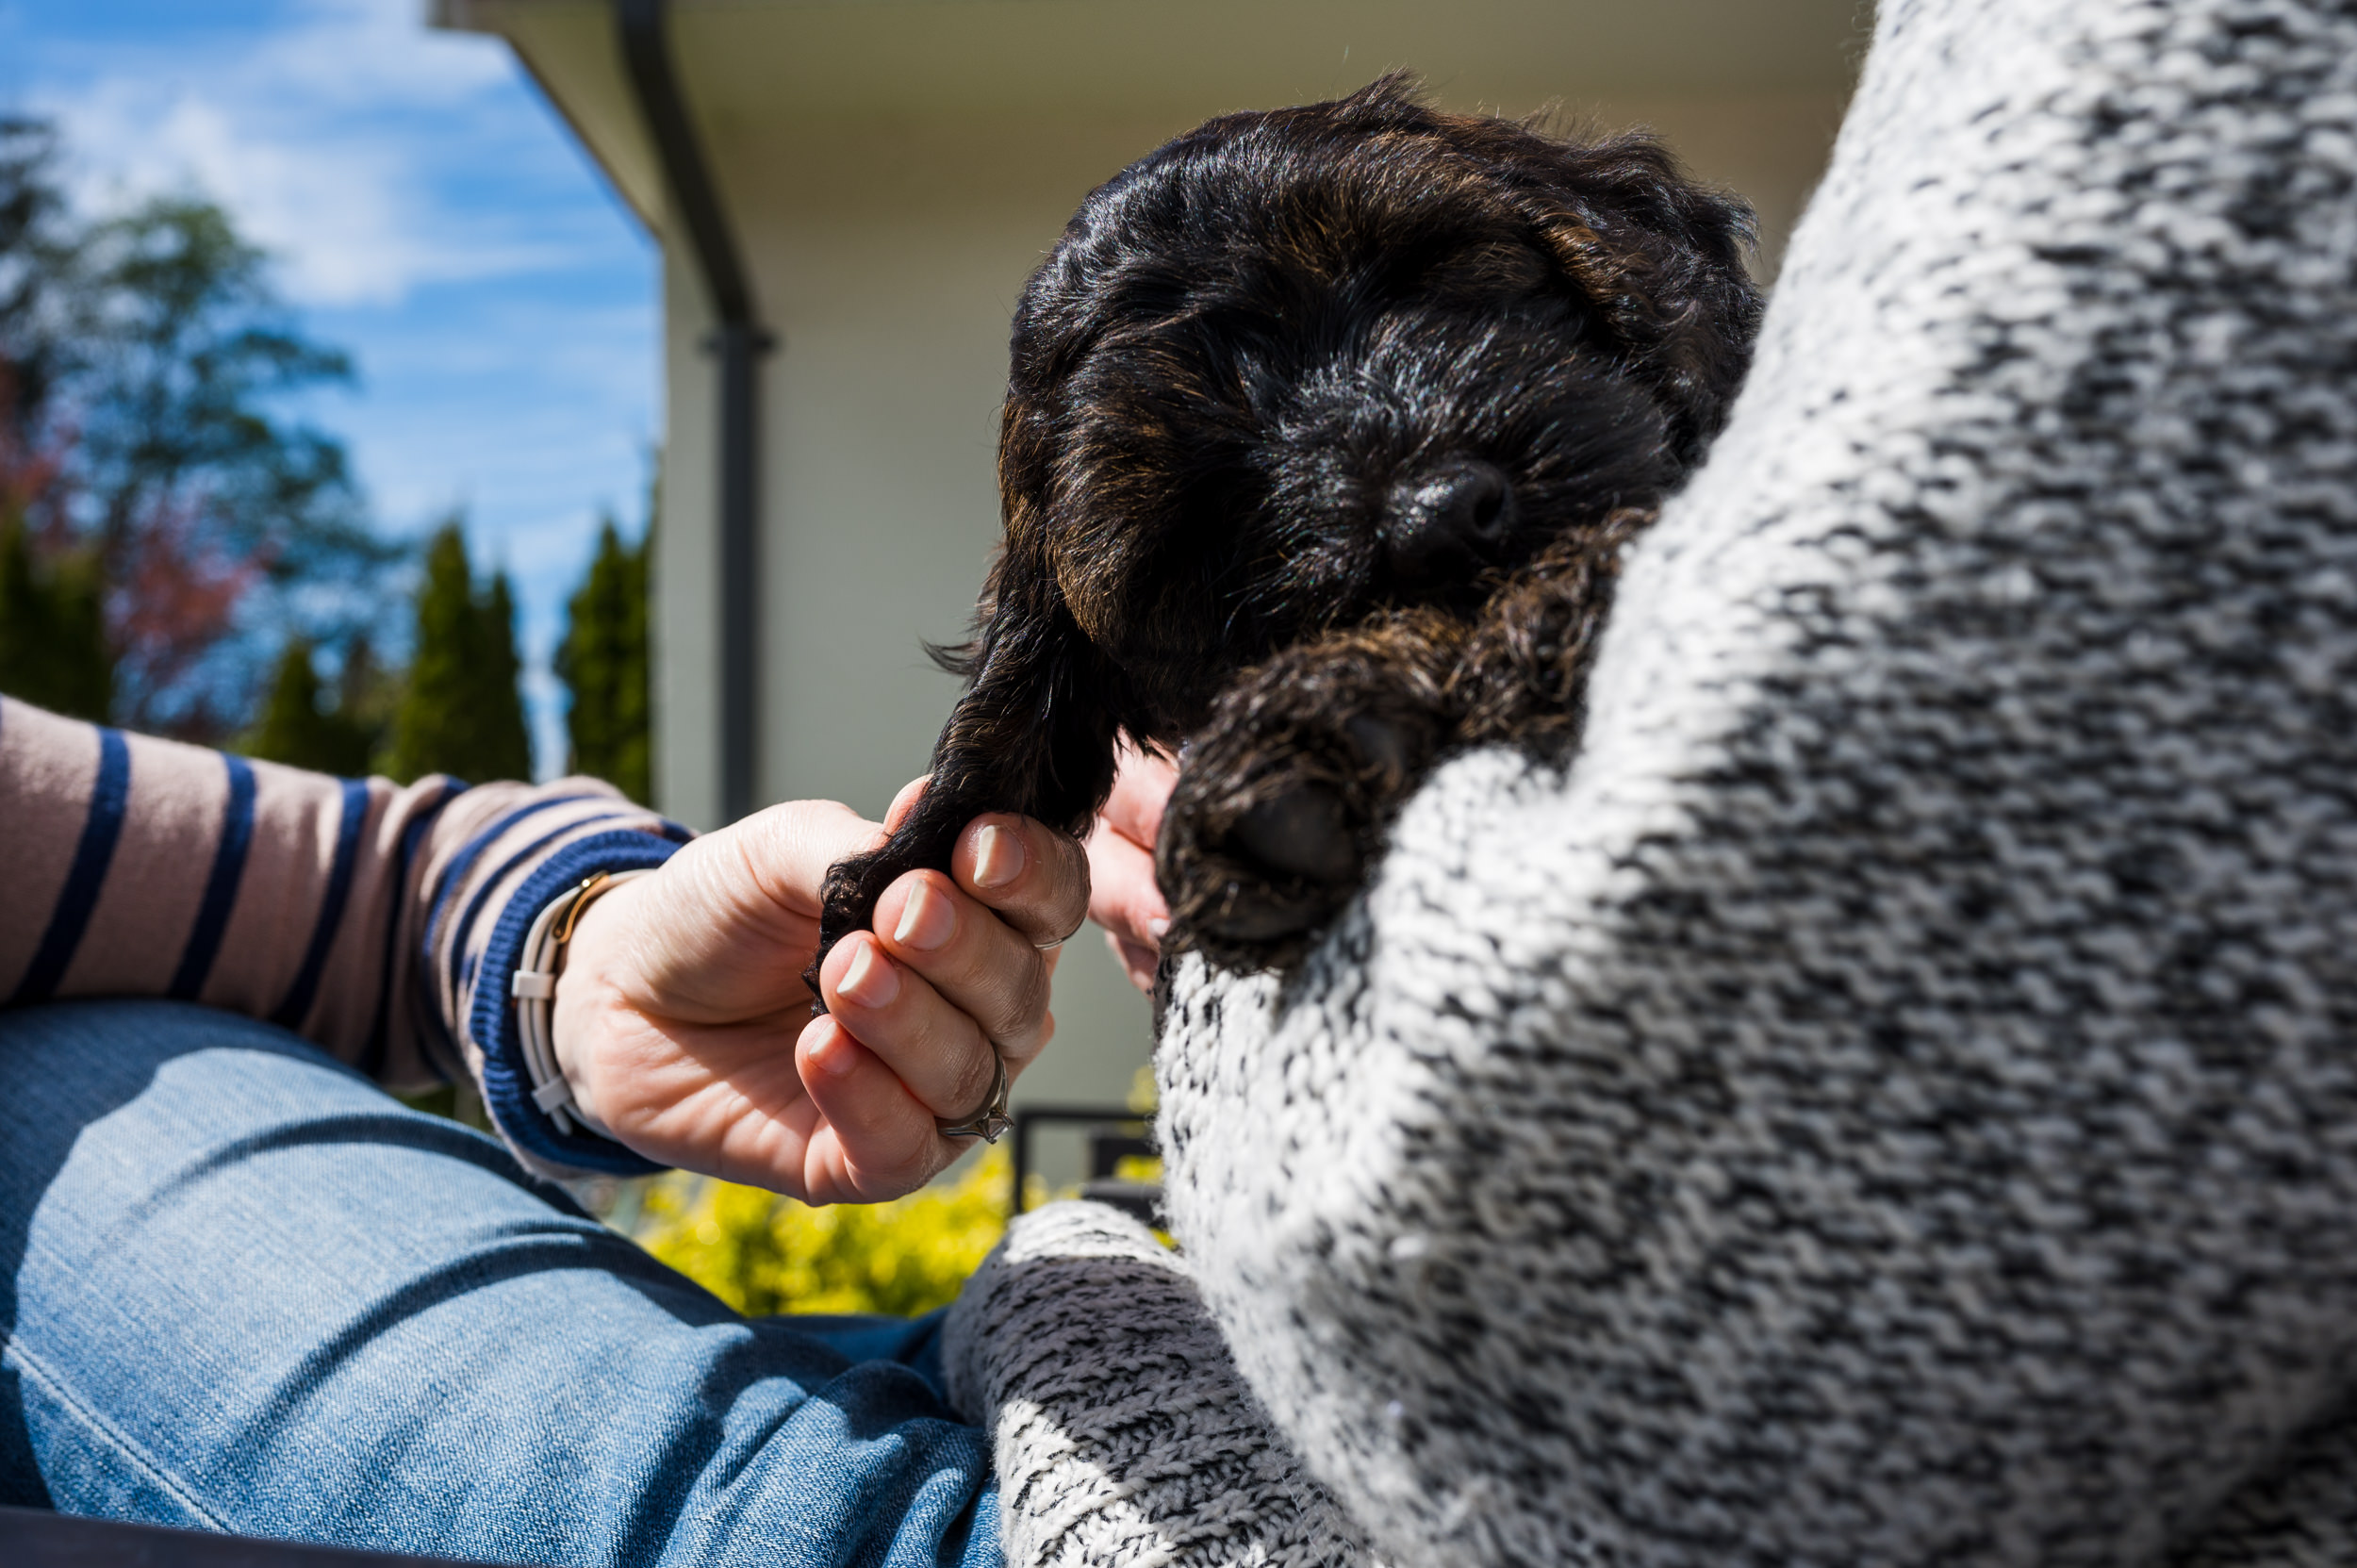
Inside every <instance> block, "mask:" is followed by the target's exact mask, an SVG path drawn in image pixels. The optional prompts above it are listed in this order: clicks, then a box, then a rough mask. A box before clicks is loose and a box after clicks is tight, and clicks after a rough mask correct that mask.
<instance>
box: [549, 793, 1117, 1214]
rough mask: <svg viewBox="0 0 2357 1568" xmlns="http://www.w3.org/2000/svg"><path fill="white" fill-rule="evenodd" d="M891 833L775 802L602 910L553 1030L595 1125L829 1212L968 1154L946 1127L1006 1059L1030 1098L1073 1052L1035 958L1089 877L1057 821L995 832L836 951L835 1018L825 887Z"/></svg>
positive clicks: (1061, 930)
mask: <svg viewBox="0 0 2357 1568" xmlns="http://www.w3.org/2000/svg"><path fill="white" fill-rule="evenodd" d="M922 784H923V781H921V780H920V781H918V782H917V783H916V784H912V785H910V786H909V787H908V788H907V789H904V790H902V791H901V792H900V798H899V799H898V800H897V801H894V802H893V810H892V812H891V814H890V815H889V816H888V817H887V822H897V821H898V818H899V817H900V816H901V815H902V814H903V813H905V812H906V811H907V809H908V807H909V806H910V805H911V804H912V803H914V801H915V799H916V795H917V793H918V791H919V790H920V789H921V787H922ZM883 831H884V830H883V829H882V828H880V827H879V826H878V824H876V823H873V822H869V821H865V820H863V819H862V818H861V817H857V816H856V815H854V814H853V813H852V812H851V811H849V809H848V808H846V807H843V806H840V805H836V804H834V803H833V802H832V801H796V802H792V803H790V804H786V805H781V806H773V807H771V808H770V809H768V810H767V811H765V812H761V813H759V814H757V815H756V816H753V817H747V818H746V819H745V820H743V821H741V822H738V823H736V824H735V825H733V827H729V828H725V829H722V830H721V831H720V832H718V833H716V834H709V835H707V836H705V837H703V838H700V839H697V840H696V841H695V842H693V843H691V844H689V845H688V846H687V847H686V848H684V849H683V850H681V851H680V852H679V853H678V854H676V855H674V856H672V857H671V859H670V860H669V861H668V862H667V863H666V864H665V865H664V867H662V869H660V870H659V871H657V872H656V873H655V874H654V875H652V876H650V877H642V878H637V879H635V880H633V881H631V882H629V883H624V884H623V885H622V886H620V887H618V888H616V889H615V890H614V891H613V892H611V893H609V894H607V895H605V896H604V897H602V898H601V899H599V900H595V901H594V902H592V903H591V904H590V905H589V907H588V908H587V909H586V910H585V912H584V913H583V915H582V918H581V922H580V924H579V926H578V927H577V928H576V929H575V931H574V933H573V937H572V942H571V945H570V950H569V953H568V955H567V960H566V966H565V973H564V976H563V978H562V979H561V980H560V981H559V982H558V983H557V988H556V1002H555V1011H554V1017H553V1020H552V1022H553V1025H554V1034H555V1045H556V1054H557V1060H558V1063H559V1065H561V1066H562V1068H563V1069H564V1072H565V1077H566V1080H567V1081H568V1082H569V1083H570V1085H571V1086H572V1091H573V1098H574V1099H575V1101H576V1102H577V1103H578V1104H579V1105H580V1106H581V1107H582V1109H583V1110H585V1111H586V1112H587V1113H588V1114H590V1115H592V1116H594V1117H596V1118H597V1120H598V1121H599V1122H600V1123H601V1124H602V1125H603V1126H604V1127H605V1128H606V1129H607V1130H608V1131H611V1132H612V1133H613V1135H614V1136H615V1138H617V1139H618V1140H619V1141H620V1142H621V1143H622V1144H624V1145H626V1146H627V1147H630V1148H632V1149H634V1150H635V1151H637V1152H638V1153H640V1154H643V1155H645V1156H646V1157H647V1158H649V1159H651V1160H656V1161H659V1162H661V1163H663V1164H670V1165H676V1166H679V1167H681V1168H683V1169H686V1170H693V1171H700V1172H703V1173H705V1174H708V1175H712V1176H717V1177H720V1178H722V1179H723V1180H730V1181H739V1182H745V1183H748V1184H750V1185H753V1186H760V1187H767V1188H770V1189H771V1190H773V1191H777V1192H783V1193H787V1194H791V1195H792V1196H794V1197H799V1198H802V1199H804V1200H806V1201H808V1202H812V1203H835V1202H860V1203H867V1202H876V1201H879V1200H882V1199H884V1198H889V1197H898V1196H900V1195H901V1194H902V1193H906V1192H909V1191H912V1190H914V1189H915V1188H916V1187H918V1186H920V1185H922V1184H923V1183H924V1182H925V1181H926V1180H928V1179H930V1178H931V1176H932V1175H933V1174H934V1173H935V1172H937V1171H939V1170H940V1169H941V1168H942V1167H943V1166H945V1165H947V1164H949V1162H950V1161H952V1160H954V1159H956V1158H957V1157H958V1156H959V1155H960V1154H962V1153H964V1151H965V1150H966V1149H967V1148H969V1147H972V1143H973V1141H972V1140H971V1139H970V1138H959V1139H950V1138H945V1137H943V1136H942V1135H941V1134H940V1132H939V1131H937V1130H936V1128H935V1125H934V1118H935V1117H936V1116H939V1117H947V1118H959V1117H964V1116H966V1115H969V1114H972V1113H973V1112H974V1111H976V1110H977V1109H978V1108H979V1107H980V1106H981V1104H982V1102H983V1100H984V1098H986V1097H987V1096H988V1095H989V1092H990V1088H991V1084H992V1081H993V1077H994V1075H995V1071H996V1066H995V1064H994V1063H993V1061H992V1046H993V1044H994V1042H995V1043H996V1045H997V1049H998V1050H999V1052H1001V1053H1002V1054H1003V1055H1004V1057H1005V1060H1006V1064H1007V1072H1008V1075H1009V1077H1010V1078H1012V1077H1014V1075H1016V1074H1019V1073H1020V1072H1021V1071H1022V1070H1023V1069H1024V1067H1026V1066H1027V1065H1030V1061H1031V1059H1032V1058H1033V1057H1035V1056H1037V1055H1038V1054H1039V1051H1040V1048H1042V1047H1044V1046H1045V1045H1047V1041H1048V1038H1049V1036H1050V1035H1051V1034H1052V1033H1053V1032H1054V1030H1055V1020H1054V1019H1053V1017H1052V1016H1050V1015H1049V1013H1048V1011H1047V1005H1048V987H1049V981H1050V976H1051V975H1052V974H1053V972H1054V969H1055V957H1056V955H1055V953H1054V951H1053V950H1047V951H1043V950H1041V949H1040V947H1039V946H1038V944H1040V943H1043V942H1045V943H1053V942H1055V941H1057V940H1059V939H1061V938H1063V937H1064V936H1066V935H1068V934H1070V933H1072V932H1073V931H1074V930H1075V929H1077V928H1078V927H1079V925H1080V919H1081V915H1082V912H1083V910H1084V909H1085V907H1086V905H1087V901H1088V873H1087V866H1086V863H1085V861H1084V860H1083V858H1082V855H1081V851H1080V846H1079V845H1078V844H1075V843H1074V842H1073V841H1072V840H1071V839H1069V838H1066V837H1065V836H1063V834H1059V833H1056V832H1054V831H1052V830H1051V829H1049V828H1047V827H1046V826H1044V825H1043V824H1041V823H1038V822H1034V821H1031V820H1030V819H1029V818H1027V817H1014V816H1007V815H991V816H984V817H976V818H975V819H974V820H973V821H972V822H970V823H968V824H967V825H966V827H965V829H964V832H963V833H962V834H960V835H959V837H958V842H957V847H956V850H955V851H954V853H953V855H952V857H951V863H950V869H949V872H948V874H947V875H945V874H944V873H942V872H939V871H913V872H910V873H909V874H908V875H906V876H903V877H902V878H900V879H899V880H898V882H896V883H893V884H892V885H891V887H889V888H887V889H886V890H885V892H884V895H883V897H882V899H881V900H878V902H877V905H876V922H875V923H876V931H875V932H873V933H870V932H861V933H854V934H853V935H851V936H849V937H846V938H845V939H844V940H843V941H842V942H840V943H838V944H837V945H836V947H835V949H834V950H833V951H832V953H830V954H829V955H828V958H827V963H826V966H825V967H824V968H823V970H822V971H821V973H820V975H819V985H820V988H821V989H822V990H823V991H824V992H825V994H826V999H827V1005H828V1007H829V1009H830V1011H829V1012H828V1013H827V1014H826V1015H823V1016H820V1017H816V1018H814V1017H812V1016H811V1015H810V992H809V990H808V988H807V987H805V986H804V985H803V983H802V982H801V979H800V976H801V973H802V970H803V968H804V967H805V966H807V965H808V964H809V963H810V958H811V954H812V953H813V952H815V951H816V949H817V945H818V903H819V897H818V896H819V889H820V886H821V884H822V883H824V882H825V880H826V874H827V868H828V867H830V866H832V865H833V864H834V863H835V862H836V861H837V860H840V859H841V858H843V857H844V856H845V855H847V854H850V853H852V852H854V851H856V850H866V849H870V848H873V847H874V845H875V844H876V843H877V842H878V841H879V840H880V839H881V838H882V834H883ZM879 933H882V934H879Z"/></svg>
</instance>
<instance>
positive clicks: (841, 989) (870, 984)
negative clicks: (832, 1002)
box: [834, 942, 900, 1007]
mask: <svg viewBox="0 0 2357 1568" xmlns="http://www.w3.org/2000/svg"><path fill="white" fill-rule="evenodd" d="M834 991H835V995H836V996H839V997H841V998H842V999H844V1000H846V1001H849V1002H851V1003H854V1004H855V1005H857V1006H860V1007H884V1006H888V1005H889V1004H890V1003H891V1001H892V999H893V998H895V997H897V996H898V995H899V994H900V975H899V971H898V969H897V968H895V967H894V966H893V963H892V960H890V959H888V958H886V957H885V956H884V955H883V954H882V953H881V952H878V951H877V950H876V945H875V944H874V943H872V942H862V943H861V944H860V945H859V952H858V953H857V954H856V955H854V956H853V958H852V959H851V966H850V967H849V969H847V970H845V971H844V974H843V979H842V981H841V982H839V983H838V984H837V985H836V986H835V988H834Z"/></svg>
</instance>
